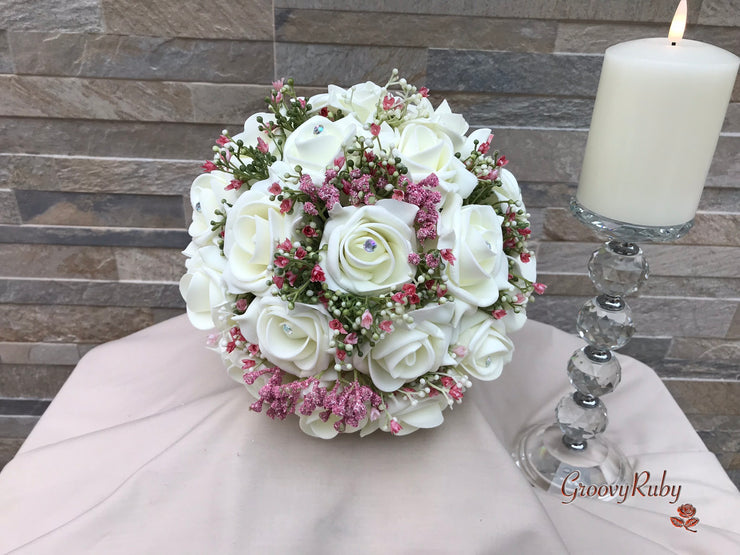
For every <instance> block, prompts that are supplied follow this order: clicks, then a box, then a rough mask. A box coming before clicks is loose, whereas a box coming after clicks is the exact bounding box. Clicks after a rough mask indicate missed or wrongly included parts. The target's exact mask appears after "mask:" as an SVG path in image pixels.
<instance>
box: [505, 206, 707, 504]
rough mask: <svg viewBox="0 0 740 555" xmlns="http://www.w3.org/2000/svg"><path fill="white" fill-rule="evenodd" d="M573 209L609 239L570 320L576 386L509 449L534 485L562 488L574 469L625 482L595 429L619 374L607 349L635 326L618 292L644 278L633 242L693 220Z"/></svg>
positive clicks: (669, 235)
mask: <svg viewBox="0 0 740 555" xmlns="http://www.w3.org/2000/svg"><path fill="white" fill-rule="evenodd" d="M571 212H572V213H573V215H574V216H575V217H576V218H577V219H578V220H580V221H581V222H582V223H584V224H586V225H587V226H588V227H590V228H592V229H594V230H595V231H598V232H600V233H602V234H604V235H606V236H607V237H608V238H609V239H608V240H607V241H606V242H605V243H604V244H603V245H601V246H600V247H599V248H598V249H597V250H596V251H594V252H593V254H592V255H591V258H590V260H589V262H588V269H589V276H590V278H591V281H592V282H593V284H594V285H595V286H596V288H597V290H598V291H599V294H598V295H597V296H596V297H593V298H592V299H589V300H588V301H586V303H585V304H584V305H583V307H581V309H580V311H579V312H578V317H577V320H576V329H577V330H578V334H579V335H580V336H581V338H583V339H584V340H585V341H586V343H587V345H586V346H585V347H583V348H581V349H578V350H576V351H575V352H574V353H573V354H572V356H571V357H570V360H569V361H568V365H567V372H568V378H569V379H570V382H571V384H572V385H573V387H574V388H575V389H576V391H575V392H573V393H570V394H568V395H565V396H564V397H563V398H562V399H561V400H560V402H559V403H558V404H557V406H556V408H555V418H556V421H555V422H554V423H552V422H549V423H544V424H537V425H535V426H532V427H531V428H529V429H527V430H524V431H523V432H522V433H521V434H520V435H519V437H518V438H517V440H516V444H515V448H514V451H513V453H512V456H513V457H514V460H515V461H516V463H517V465H518V466H519V467H520V468H521V469H522V471H523V472H524V474H525V475H526V476H527V478H528V479H529V480H530V482H531V483H532V484H533V485H536V486H538V487H540V488H542V489H546V490H551V491H554V492H558V493H566V494H569V492H567V491H563V489H562V488H564V487H566V486H564V485H563V484H564V480H565V479H566V477H567V476H568V475H569V474H570V473H571V472H572V471H573V470H578V471H579V472H580V478H579V480H580V482H582V483H584V484H586V485H596V486H600V485H616V484H622V483H625V482H626V481H627V477H628V476H629V475H630V473H631V472H632V470H631V465H630V463H629V461H628V460H627V458H626V457H625V456H624V454H623V453H622V452H621V451H620V450H619V448H618V447H617V446H616V445H614V444H613V443H611V442H609V441H608V440H607V439H606V438H605V437H603V436H602V435H601V434H602V433H603V432H604V431H605V430H606V427H607V423H608V418H607V410H606V406H605V405H604V402H603V401H602V400H601V399H600V397H601V396H602V395H606V394H608V393H611V392H612V391H614V389H615V388H616V387H617V385H619V382H620V380H621V376H622V370H621V365H620V364H619V361H618V360H617V357H616V355H615V354H614V352H613V349H619V348H621V347H624V345H626V344H627V343H628V342H629V340H630V338H631V337H632V336H633V334H634V333H635V324H634V321H633V319H632V310H631V309H630V307H629V306H628V305H627V302H626V301H625V299H624V297H625V296H626V295H629V294H631V293H634V292H636V291H637V290H638V289H639V288H640V286H641V285H642V284H643V283H644V282H645V281H646V280H647V278H648V263H647V259H646V258H645V255H644V254H643V252H642V249H641V248H640V247H639V246H638V245H637V244H636V243H635V242H636V241H637V240H641V241H651V242H664V241H671V240H674V239H677V238H679V237H681V236H682V235H684V234H686V233H687V232H688V231H689V229H691V226H692V225H693V221H690V222H686V223H684V224H680V225H675V226H660V227H651V226H641V225H635V224H629V223H625V222H619V221H615V220H610V219H609V218H605V217H603V216H601V215H599V214H596V213H595V212H592V211H590V210H588V209H587V208H585V207H584V206H582V205H580V204H579V203H578V201H577V200H576V199H573V200H572V201H571ZM571 487H572V486H571ZM566 489H567V488H566ZM604 499H608V498H604Z"/></svg>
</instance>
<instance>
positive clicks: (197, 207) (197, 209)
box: [195, 202, 202, 212]
mask: <svg viewBox="0 0 740 555" xmlns="http://www.w3.org/2000/svg"><path fill="white" fill-rule="evenodd" d="M195 210H196V211H197V212H200V211H201V210H202V207H201V205H200V202H198V203H196V204H195Z"/></svg>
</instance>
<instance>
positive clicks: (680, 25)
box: [668, 0, 688, 45]
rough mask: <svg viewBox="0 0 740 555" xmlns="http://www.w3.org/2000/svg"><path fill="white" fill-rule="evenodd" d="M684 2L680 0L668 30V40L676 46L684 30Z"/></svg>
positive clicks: (685, 7)
mask: <svg viewBox="0 0 740 555" xmlns="http://www.w3.org/2000/svg"><path fill="white" fill-rule="evenodd" d="M687 11H688V8H687V6H686V0H681V1H680V2H679V3H678V7H677V8H676V13H675V14H674V15H673V21H671V28H670V29H669V30H668V40H670V41H671V44H673V45H676V44H678V42H679V41H680V40H681V39H682V38H683V32H684V31H685V30H686V12H687Z"/></svg>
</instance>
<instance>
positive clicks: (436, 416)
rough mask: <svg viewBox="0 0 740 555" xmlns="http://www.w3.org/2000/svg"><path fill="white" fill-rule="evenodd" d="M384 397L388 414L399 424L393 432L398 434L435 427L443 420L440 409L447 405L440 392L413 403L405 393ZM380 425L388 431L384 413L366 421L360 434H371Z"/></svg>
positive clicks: (402, 434)
mask: <svg viewBox="0 0 740 555" xmlns="http://www.w3.org/2000/svg"><path fill="white" fill-rule="evenodd" d="M386 399H387V401H386V407H387V410H388V414H389V415H391V416H392V417H393V418H395V419H396V420H397V421H398V423H399V424H400V425H401V430H400V431H399V432H398V433H397V434H395V435H398V436H405V435H408V434H410V433H413V432H415V431H416V430H418V429H419V428H436V427H437V426H439V425H440V424H442V422H444V416H443V415H442V411H444V410H445V409H446V408H447V407H448V404H447V399H445V396H444V395H441V394H440V395H435V396H434V397H426V398H423V399H418V400H417V403H416V404H415V405H414V404H411V401H409V399H408V397H406V396H405V395H393V396H390V395H389V396H388V397H387V398H386ZM381 426H382V427H383V430H385V431H388V428H387V421H386V418H385V416H384V415H383V416H381V417H380V418H379V419H378V420H375V421H374V422H368V423H367V425H366V426H365V427H364V428H363V429H362V431H361V432H360V436H362V437H364V436H366V435H368V434H371V433H373V432H374V431H376V430H377V429H378V428H380V427H381Z"/></svg>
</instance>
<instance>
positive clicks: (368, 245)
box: [362, 239, 378, 252]
mask: <svg viewBox="0 0 740 555" xmlns="http://www.w3.org/2000/svg"><path fill="white" fill-rule="evenodd" d="M377 246H378V244H377V243H376V242H375V241H373V240H372V239H368V240H367V241H365V244H364V245H362V248H363V249H365V250H366V251H367V252H374V251H375V247H377Z"/></svg>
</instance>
